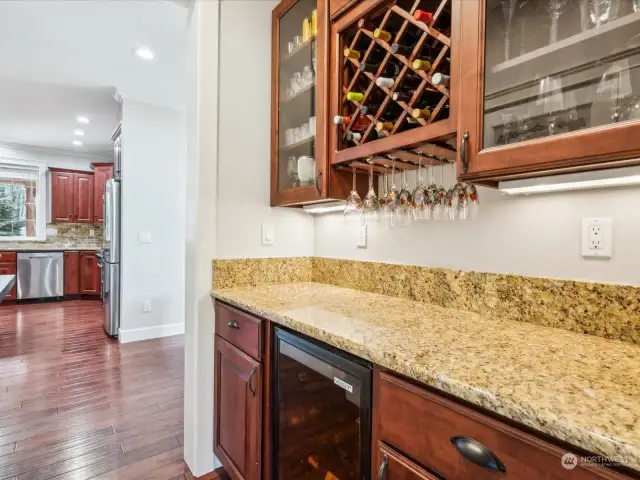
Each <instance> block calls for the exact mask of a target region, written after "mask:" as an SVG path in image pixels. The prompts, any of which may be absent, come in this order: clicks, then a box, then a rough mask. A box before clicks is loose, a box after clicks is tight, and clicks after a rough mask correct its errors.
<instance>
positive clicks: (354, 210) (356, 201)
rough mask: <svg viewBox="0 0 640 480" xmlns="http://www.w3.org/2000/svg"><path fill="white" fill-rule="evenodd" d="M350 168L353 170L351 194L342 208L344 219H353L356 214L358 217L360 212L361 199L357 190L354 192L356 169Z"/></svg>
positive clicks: (352, 166) (353, 166)
mask: <svg viewBox="0 0 640 480" xmlns="http://www.w3.org/2000/svg"><path fill="white" fill-rule="evenodd" d="M351 168H352V170H353V185H352V187H351V193H350V194H349V196H348V197H347V203H346V204H345V206H344V216H345V218H351V217H354V216H355V215H356V214H357V215H358V216H359V215H360V214H361V212H362V199H361V198H360V195H358V190H356V167H355V165H351Z"/></svg>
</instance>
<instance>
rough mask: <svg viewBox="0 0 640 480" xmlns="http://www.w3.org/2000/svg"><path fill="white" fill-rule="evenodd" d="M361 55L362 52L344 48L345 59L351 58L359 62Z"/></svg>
mask: <svg viewBox="0 0 640 480" xmlns="http://www.w3.org/2000/svg"><path fill="white" fill-rule="evenodd" d="M361 55H362V52H360V50H356V49H355V48H345V49H344V56H345V57H346V58H352V59H354V60H360V56H361Z"/></svg>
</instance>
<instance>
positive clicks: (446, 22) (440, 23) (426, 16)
mask: <svg viewBox="0 0 640 480" xmlns="http://www.w3.org/2000/svg"><path fill="white" fill-rule="evenodd" d="M413 18H415V19H416V20H417V21H419V22H422V23H425V24H426V25H428V26H429V27H432V28H435V29H436V30H441V31H445V30H446V29H448V28H451V13H449V12H448V11H447V10H442V13H440V17H438V20H437V21H436V22H435V23H434V21H433V13H431V12H427V11H425V10H416V11H415V12H413Z"/></svg>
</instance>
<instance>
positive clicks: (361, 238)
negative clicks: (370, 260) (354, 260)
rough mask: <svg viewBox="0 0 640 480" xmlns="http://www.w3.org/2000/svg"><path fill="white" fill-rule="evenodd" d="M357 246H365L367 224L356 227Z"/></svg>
mask: <svg viewBox="0 0 640 480" xmlns="http://www.w3.org/2000/svg"><path fill="white" fill-rule="evenodd" d="M358 248H367V226H366V225H360V226H359V227H358Z"/></svg>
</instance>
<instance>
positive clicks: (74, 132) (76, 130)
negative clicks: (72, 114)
mask: <svg viewBox="0 0 640 480" xmlns="http://www.w3.org/2000/svg"><path fill="white" fill-rule="evenodd" d="M73 134H74V135H77V136H78V137H84V130H80V129H79V128H76V129H75V130H74V131H73Z"/></svg>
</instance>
